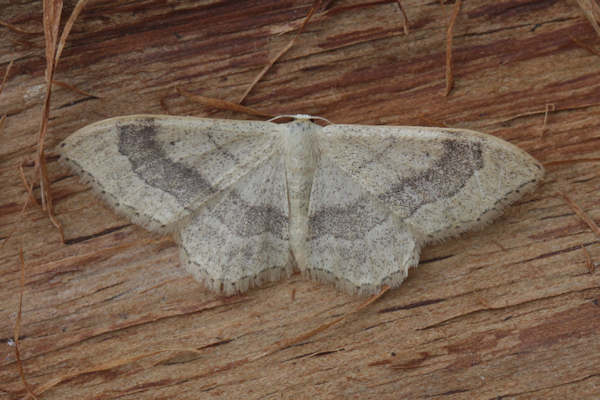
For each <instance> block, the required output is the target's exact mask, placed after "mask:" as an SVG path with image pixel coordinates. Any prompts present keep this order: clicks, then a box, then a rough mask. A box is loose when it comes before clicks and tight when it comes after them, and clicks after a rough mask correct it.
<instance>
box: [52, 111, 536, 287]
mask: <svg viewBox="0 0 600 400" xmlns="http://www.w3.org/2000/svg"><path fill="white" fill-rule="evenodd" d="M59 151H60V153H61V155H62V158H63V159H64V160H65V161H66V162H67V164H69V165H70V166H71V167H72V168H73V169H75V170H76V171H77V172H79V173H80V175H82V176H83V179H84V181H86V182H89V183H91V184H92V185H93V187H94V188H95V189H96V190H97V191H98V192H99V193H100V194H101V195H102V196H103V197H104V198H105V199H106V200H107V201H108V202H109V203H110V204H111V205H112V206H113V207H114V208H115V209H116V210H117V211H119V212H121V213H123V214H125V215H127V216H128V217H129V218H130V219H132V220H133V221H134V222H136V223H139V224H140V225H142V226H144V227H146V228H148V229H150V230H155V231H160V232H164V231H167V232H173V233H174V234H175V237H176V238H177V240H178V243H179V247H180V254H181V260H182V264H183V265H184V266H185V268H186V269H188V270H189V272H190V273H191V274H192V275H193V276H194V277H195V278H196V279H198V280H199V281H202V282H203V283H204V284H205V285H206V286H207V287H209V288H211V289H212V290H214V291H216V292H218V293H223V294H226V295H230V294H234V293H240V292H245V291H246V290H248V289H249V288H250V287H253V286H257V285H260V284H261V283H263V282H265V281H274V280H277V279H279V278H281V277H283V276H287V275H289V274H290V273H291V271H292V269H293V267H294V266H297V267H298V268H299V269H300V270H301V271H302V272H303V273H304V274H305V275H308V276H309V277H311V278H313V279H315V280H319V281H326V282H333V283H334V284H335V285H336V286H337V287H338V288H340V289H342V290H344V291H346V292H348V293H359V294H369V293H374V292H376V291H378V290H380V289H381V287H382V286H383V285H390V286H392V287H395V286H398V285H399V284H400V283H401V282H402V281H403V280H404V279H405V278H406V276H407V273H408V269H409V268H410V267H413V266H416V265H417V264H418V261H419V253H420V249H421V247H422V246H424V245H425V244H426V243H428V242H431V241H436V240H440V239H443V238H445V237H449V236H453V235H457V234H459V233H461V232H464V231H466V230H469V229H471V228H476V227H480V226H483V225H485V223H487V222H489V221H491V219H493V218H494V217H496V216H498V215H499V214H500V212H501V210H502V209H503V208H504V207H505V206H506V205H508V204H509V203H511V202H513V201H515V200H516V199H518V198H519V197H520V196H521V195H522V194H524V193H526V192H528V191H531V190H533V189H534V188H535V186H536V185H537V183H538V182H539V181H540V180H541V178H542V176H543V169H542V167H541V165H540V164H539V163H537V162H536V161H535V160H534V159H533V158H532V157H531V156H529V155H528V154H527V153H525V152H523V151H522V150H520V149H518V148H517V147H515V146H513V145H511V144H509V143H507V142H505V141H502V140H500V139H496V138H494V137H492V136H488V135H484V134H481V133H478V132H473V131H467V130H454V129H443V128H423V127H386V126H361V125H328V126H326V127H324V128H323V127H321V126H319V125H316V124H313V123H311V122H310V120H309V117H307V116H298V119H297V120H296V121H294V122H291V123H288V124H274V123H271V122H256V121H231V120H218V119H202V118H188V117H173V116H154V115H137V116H127V117H118V118H112V119H109V120H105V121H101V122H98V123H96V124H92V125H90V126H87V127H85V128H82V129H81V130H79V131H78V132H76V133H75V134H73V135H71V136H70V137H69V138H67V139H66V140H65V141H64V142H63V143H61V145H60V146H59Z"/></svg>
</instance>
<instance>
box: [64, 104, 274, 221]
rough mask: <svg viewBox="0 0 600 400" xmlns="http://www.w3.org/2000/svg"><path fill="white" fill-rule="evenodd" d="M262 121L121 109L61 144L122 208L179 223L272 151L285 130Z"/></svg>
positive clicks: (147, 218)
mask: <svg viewBox="0 0 600 400" xmlns="http://www.w3.org/2000/svg"><path fill="white" fill-rule="evenodd" d="M264 125H265V123H263V122H255V121H227V120H212V119H202V118H189V117H171V116H156V115H135V116H126V117H117V118H111V119H107V120H104V121H100V122H97V123H95V124H92V125H89V126H86V127H85V128H83V129H81V130H79V131H78V132H76V133H75V134H73V135H71V136H70V137H68V138H67V139H66V140H65V141H63V142H62V143H61V144H60V146H59V151H60V153H61V155H62V158H63V159H64V160H65V161H66V162H67V164H69V165H70V166H71V167H72V168H73V169H75V170H76V172H78V173H79V174H80V175H81V176H82V177H83V179H84V181H86V182H90V183H91V184H92V185H93V186H94V187H95V189H96V190H97V191H99V192H100V194H101V195H102V196H103V197H104V198H105V199H106V200H107V201H108V202H109V203H110V204H111V205H112V206H113V207H114V208H115V209H116V210H117V211H119V212H121V213H123V214H125V215H127V216H129V217H130V218H131V219H133V220H134V222H136V223H138V224H140V225H142V226H144V227H146V228H148V229H150V230H156V231H161V230H162V231H175V230H176V229H177V226H178V224H180V223H181V222H182V221H183V220H185V218H186V217H189V216H190V215H191V214H192V213H193V212H194V210H196V209H198V208H199V207H201V206H202V204H204V203H205V202H207V201H208V200H209V199H211V198H213V197H215V196H220V195H221V194H222V192H223V191H224V190H226V189H227V188H228V187H230V186H231V185H232V184H233V183H234V182H236V181H238V180H239V179H240V177H241V176H243V175H245V174H246V173H247V172H248V170H252V169H253V168H256V167H257V166H258V165H259V164H260V163H262V162H264V161H265V160H266V159H267V158H268V156H269V155H270V154H271V153H272V152H273V148H274V146H275V144H276V143H279V142H280V141H281V134H280V133H278V132H277V127H278V125H275V124H269V126H267V127H265V126H264ZM266 128H270V129H266Z"/></svg>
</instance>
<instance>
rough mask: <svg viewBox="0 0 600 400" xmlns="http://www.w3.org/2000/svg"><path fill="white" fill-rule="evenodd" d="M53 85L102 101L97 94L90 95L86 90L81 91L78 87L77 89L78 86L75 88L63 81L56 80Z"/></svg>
mask: <svg viewBox="0 0 600 400" xmlns="http://www.w3.org/2000/svg"><path fill="white" fill-rule="evenodd" d="M52 84H53V85H56V86H60V87H63V88H65V89H69V90H72V91H74V92H75V93H79V94H81V95H83V96H88V97H94V98H96V99H100V98H101V97H99V96H96V95H95V94H92V93H90V92H86V91H85V90H82V89H79V88H78V87H76V86H73V85H71V84H69V83H66V82H62V81H57V80H56V79H55V80H53V81H52Z"/></svg>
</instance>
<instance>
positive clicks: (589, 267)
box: [581, 245, 596, 274]
mask: <svg viewBox="0 0 600 400" xmlns="http://www.w3.org/2000/svg"><path fill="white" fill-rule="evenodd" d="M581 250H583V254H584V255H585V266H586V268H587V270H588V272H589V273H590V274H593V273H594V272H595V270H596V268H595V267H594V263H593V262H592V256H590V252H589V251H588V250H587V249H586V248H585V246H584V245H581Z"/></svg>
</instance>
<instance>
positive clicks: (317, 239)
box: [308, 125, 543, 293]
mask: <svg viewBox="0 0 600 400" xmlns="http://www.w3.org/2000/svg"><path fill="white" fill-rule="evenodd" d="M318 143H319V151H320V161H319V167H318V168H317V172H316V174H315V179H314V183H313V188H312V193H311V204H310V209H309V226H308V230H309V234H308V253H309V259H310V265H309V266H308V269H309V275H311V274H315V275H317V276H320V275H323V274H325V275H328V274H331V273H333V274H334V275H335V276H334V277H333V278H329V279H328V280H333V281H334V282H335V283H336V285H337V286H338V287H342V288H345V289H346V290H350V291H357V292H359V293H373V292H376V291H377V290H379V289H380V288H381V287H382V285H390V286H392V287H394V286H398V285H399V284H400V283H401V282H402V281H403V280H404V278H405V277H406V275H407V273H408V269H409V268H410V267H413V266H416V265H417V264H418V261H419V251H420V248H421V247H422V246H424V245H425V244H426V243H428V242H431V241H436V240H441V239H444V238H446V237H449V236H454V235H457V234H460V233H462V232H465V231H467V230H469V229H472V228H476V227H479V226H483V225H485V224H486V223H488V222H490V221H491V220H492V219H493V218H495V217H497V216H498V215H499V214H500V213H501V211H502V209H503V208H504V207H505V206H506V205H507V204H509V203H511V202H513V201H515V200H516V199H517V198H519V197H521V195H522V194H524V193H526V192H529V191H531V190H533V189H534V188H535V187H536V185H537V183H538V182H539V180H540V179H541V178H542V176H543V168H542V166H541V165H540V164H539V163H537V162H536V161H535V160H534V159H533V158H532V157H531V156H529V155H528V154H527V153H525V152H524V151H522V150H520V149H518V148H517V147H515V146H513V145H511V144H509V143H507V142H505V141H502V140H500V139H496V138H494V137H492V136H489V135H484V134H481V133H478V132H473V131H467V130H458V129H442V128H423V127H386V126H361V125H328V126H326V127H325V128H323V130H322V131H321V132H320V134H319V135H318ZM365 266H368V267H365ZM365 268H366V269H368V271H365ZM325 279H327V278H325ZM348 288H349V289H348Z"/></svg>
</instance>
